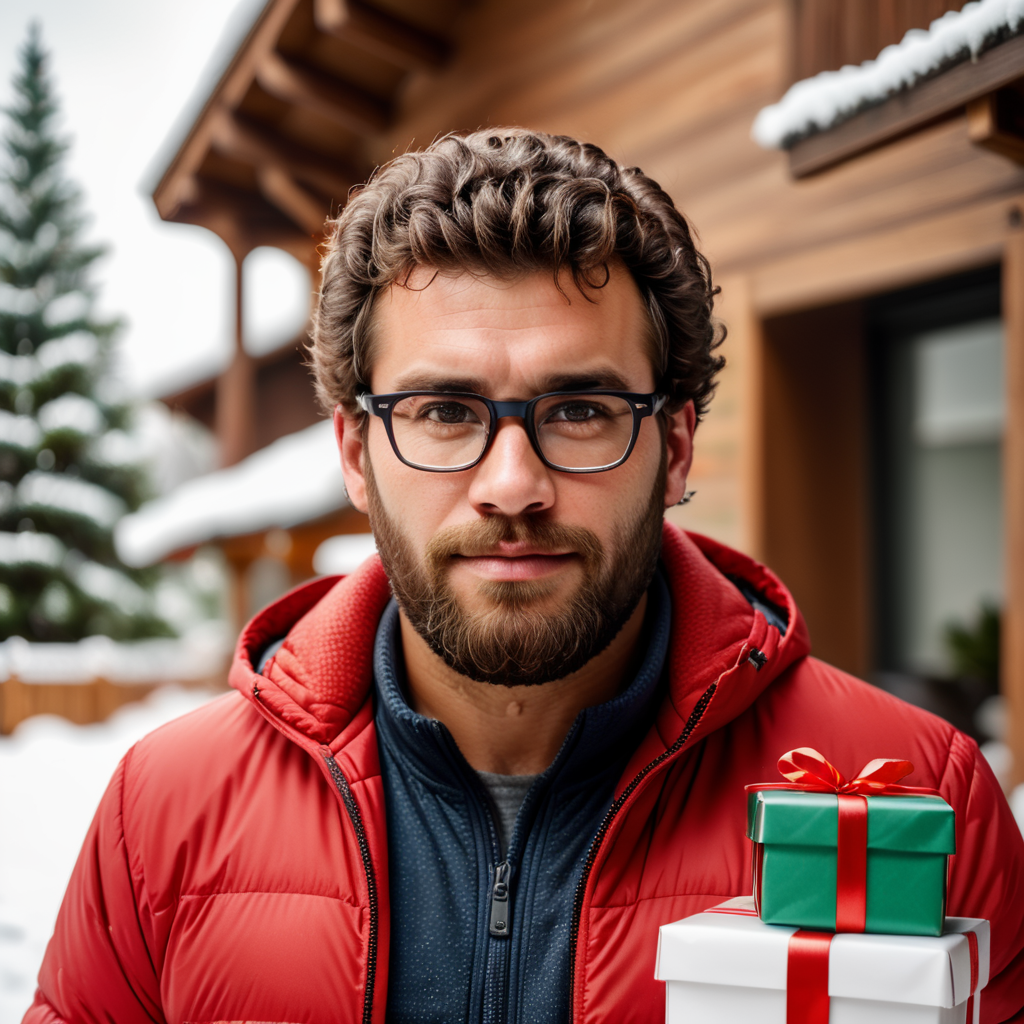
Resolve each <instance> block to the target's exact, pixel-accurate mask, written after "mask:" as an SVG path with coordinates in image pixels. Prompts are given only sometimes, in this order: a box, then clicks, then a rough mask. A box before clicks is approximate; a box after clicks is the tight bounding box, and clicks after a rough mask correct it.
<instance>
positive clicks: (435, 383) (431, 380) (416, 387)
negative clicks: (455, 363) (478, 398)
mask: <svg viewBox="0 0 1024 1024" xmlns="http://www.w3.org/2000/svg"><path fill="white" fill-rule="evenodd" d="M485 386H486V385H485V384H484V382H483V381H482V380H481V379H480V378H479V377H450V376H447V375H444V376H442V375H441V374H432V373H423V372H422V371H419V372H416V373H411V374H408V375H407V376H404V377H399V378H398V380H396V381H395V391H449V392H451V391H463V392H469V393H472V394H475V395H480V394H483V391H482V388H484V387H485Z"/></svg>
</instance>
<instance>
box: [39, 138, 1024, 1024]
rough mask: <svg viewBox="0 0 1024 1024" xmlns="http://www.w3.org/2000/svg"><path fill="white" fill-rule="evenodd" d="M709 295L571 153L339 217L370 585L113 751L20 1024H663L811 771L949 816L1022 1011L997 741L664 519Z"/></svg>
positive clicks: (998, 1015) (329, 588) (999, 997)
mask: <svg viewBox="0 0 1024 1024" xmlns="http://www.w3.org/2000/svg"><path fill="white" fill-rule="evenodd" d="M713 296H714V288H713V286H712V283H711V276H710V272H709V268H708V263H707V261H706V260H705V259H704V258H703V257H702V256H701V255H700V253H698V251H697V250H696V248H695V246H694V243H693V240H692V237H691V234H690V231H689V229H688V227H687V224H686V222H685V220H684V219H683V217H682V216H681V215H680V214H679V213H678V212H677V210H676V209H675V207H674V206H673V204H672V201H671V200H670V199H669V197H668V196H667V195H666V194H665V193H664V192H663V191H662V190H661V189H660V188H659V187H658V185H656V184H655V183H654V182H653V181H651V180H650V179H648V178H647V177H645V176H644V175H643V174H642V173H641V171H639V170H638V169H636V168H633V169H627V168H623V167H620V166H618V165H617V164H616V163H615V162H614V161H612V160H610V159H609V158H608V157H607V156H605V154H604V153H602V152H601V151H600V150H599V149H597V148H596V147H594V146H589V145H582V144H580V143H578V142H576V141H574V140H572V139H568V138H555V137H551V136H547V135H542V134H539V133H536V132H529V131H523V130H502V131H491V132H478V133H475V134H471V135H467V136H464V137H457V136H450V137H447V138H444V139H441V140H440V141H438V142H436V143H435V144H433V145H431V146H430V147H429V148H428V149H427V150H426V151H425V152H421V153H409V154H406V155H403V156H401V157H399V158H397V159H396V160H394V161H393V162H392V163H390V164H389V165H387V166H385V167H384V168H382V169H381V170H379V171H378V172H377V173H376V174H375V175H374V177H373V178H372V179H371V181H370V182H369V184H367V185H366V186H365V187H364V188H362V189H361V190H360V191H358V192H357V193H356V194H355V195H354V196H353V197H352V198H351V199H350V201H349V203H348V205H347V207H346V208H345V210H344V211H343V212H342V214H341V215H340V217H339V218H338V220H337V221H336V222H335V223H334V225H333V230H332V232H331V234H330V238H329V241H328V243H327V245H326V251H325V257H324V262H323V276H322V289H321V294H320V300H319V307H318V310H317V315H316V320H315V328H314V332H313V343H312V352H313V360H314V365H315V371H316V377H317V384H318V388H319V393H320V396H321V398H322V400H323V402H324V405H325V407H326V408H328V409H330V410H332V411H333V413H334V417H335V426H336V432H337V439H338V446H339V450H340V455H341V462H342V467H343V469H344V475H345V481H346V485H347V488H348V493H349V496H350V498H351V501H352V503H353V504H354V505H355V506H356V507H357V508H360V509H364V510H366V511H367V512H368V513H369V516H370V522H371V525H372V528H373V531H374V535H375V537H376V540H377V544H378V549H379V558H378V557H374V558H372V559H370V560H369V561H368V562H366V563H365V564H364V565H363V566H362V567H361V568H360V569H359V570H358V571H357V572H355V573H354V574H353V575H351V576H349V577H347V578H346V579H344V580H341V581H338V580H336V579H321V580H317V581H315V582H313V583H310V584H308V585H306V586H304V587H301V588H300V589H298V590H296V591H294V592H293V593H291V594H289V595H287V596H286V597H285V598H283V599H282V600H280V601H279V602H277V603H276V604H274V605H272V606H271V607H270V608H268V609H266V610H265V611H263V612H262V613H260V614H259V615H257V616H256V618H255V619H254V620H253V621H252V622H251V623H250V624H249V625H248V626H247V627H246V628H245V630H244V632H243V634H242V636H241V639H240V640H239V644H238V649H237V654H236V658H235V663H234V666H233V668H232V670H231V683H232V685H233V686H234V688H235V690H236V691H238V692H237V693H235V694H232V695H231V696H227V697H224V698H222V699H220V700H218V701H215V702H213V703H212V704H210V705H208V706H207V707H205V708H203V709H201V710H200V711H197V712H195V713H193V714H191V715H188V716H186V717H185V718H182V719H180V720H178V721H177V722H174V723H171V724H170V725H168V726H165V727H164V728H163V729H160V730H158V731H157V732H156V733H154V734H153V735H151V736H149V737H148V738H146V739H145V740H143V741H142V742H141V743H140V744H138V745H137V746H136V747H135V748H133V750H132V751H131V752H130V753H129V754H128V755H127V756H126V758H125V759H124V761H123V763H122V764H121V766H120V767H119V768H118V771H117V773H116V775H115V777H114V779H113V781H112V782H111V785H110V788H109V790H108V792H107V794H106V796H105V797H104V798H103V801H102V804H101V806H100V809H99V811H98V813H97V816H96V820H95V822H94V824H93V826H92V829H91V831H90V832H89V835H88V838H87V840H86V843H85V849H84V851H83V853H82V856H81V858H80V860H79V863H78V866H77V867H76V869H75V873H74V877H73V879H72V881H71V885H70V888H69V890H68V894H67V897H66V899H65V902H64V906H63V908H62V910H61V914H60V919H59V921H58V924H57V930H56V934H55V936H54V939H53V941H52V942H51V943H50V946H49V949H48V952H47V955H46V960H45V963H44V965H43V969H42V972H41V976H40V987H39V992H38V996H37V999H36V1002H35V1004H34V1006H33V1008H32V1009H31V1010H30V1012H29V1015H28V1017H27V1020H29V1021H32V1022H40V1024H42V1022H50V1021H58V1020H62V1021H101V1020H103V1021H117V1022H118V1024H135V1022H138V1024H144V1022H153V1021H156V1022H164V1021H167V1022H175V1024H177V1022H182V1021H206V1022H212V1021H241V1020H248V1021H292V1022H299V1021H303V1022H305V1021H327V1020H331V1021H339V1022H357V1021H362V1022H364V1024H368V1022H371V1021H376V1022H384V1021H390V1022H396V1024H398V1022H401V1024H413V1022H417V1024H427V1022H448V1024H450V1022H455V1021H473V1022H477V1021H486V1022H505V1021H523V1022H526V1021H532V1022H544V1024H547V1022H552V1021H567V1020H571V1021H577V1022H583V1021H587V1022H598V1021H602V1022H604V1021H611V1022H616V1024H625V1022H631V1021H636V1022H641V1021H643V1022H647V1021H652V1022H653V1021H659V1020H662V1019H663V1015H664V989H663V987H662V985H661V984H660V983H658V982H656V981H655V980H654V978H653V969H654V957H655V948H656V943H657V936H658V927H659V925H661V924H664V923H666V922H669V921H674V920H677V919H679V918H681V917H684V916H686V915H689V914H693V913H696V912H698V911H700V910H702V909H704V908H706V907H708V906H711V905H713V904H716V903H718V902H720V901H722V900H724V899H726V898H728V897H732V896H737V895H741V894H745V893H749V892H750V891H751V871H750V848H749V843H748V840H747V839H746V838H745V836H744V824H745V820H744V819H745V809H746V804H745V799H744V790H743V787H744V785H745V784H747V783H754V782H761V781H765V780H770V779H771V778H772V777H773V776H774V773H775V765H776V761H777V760H778V758H779V756H780V755H781V754H782V753H783V752H785V751H787V750H789V749H791V748H793V747H797V746H803V745H812V746H815V747H817V748H819V749H820V750H822V751H823V752H825V753H826V755H827V756H828V757H829V758H830V759H831V760H832V761H833V762H834V763H835V764H836V765H837V766H838V767H839V768H840V770H842V771H843V772H845V773H847V774H849V773H852V772H854V771H856V769H858V768H859V767H860V766H861V765H863V764H864V763H865V762H867V761H869V760H871V759H872V758H875V757H899V758H906V759H909V760H911V761H912V762H913V763H914V765H915V768H916V770H915V772H914V774H913V775H912V776H911V777H910V778H909V779H908V781H909V782H910V783H912V784H915V785H919V786H928V787H935V788H937V789H938V790H939V791H940V792H941V793H942V795H943V796H944V797H945V798H946V799H947V800H948V801H949V803H950V804H952V806H953V807H954V808H955V810H956V815H957V854H956V856H955V858H954V863H953V866H952V870H951V874H950V880H949V900H948V906H949V912H950V913H952V914H959V915H968V916H974V917H985V918H988V919H990V921H991V922H992V965H991V967H992V971H991V973H992V980H991V982H990V984H989V986H988V988H987V989H985V992H984V996H983V998H982V1001H981V1019H982V1020H983V1021H985V1022H996V1021H1004V1020H1008V1019H1010V1018H1013V1017H1014V1015H1015V1014H1017V1013H1018V1012H1019V1011H1020V1010H1021V1007H1022V1005H1024V953H1022V947H1024V913H1022V908H1024V843H1022V840H1021V836H1020V833H1019V832H1018V830H1017V828H1016V825H1015V824H1014V821H1013V818H1012V816H1011V815H1010V812H1009V809H1008V807H1007V805H1006V801H1005V799H1004V798H1003V795H1002V793H1001V792H1000V790H999V787H998V785H997V784H996V781H995V779H994V778H993V776H992V773H991V771H990V770H989V768H988V767H987V765H986V763H985V761H984V759H983V758H982V757H981V756H980V754H979V752H978V748H977V746H976V745H975V744H974V743H973V741H972V740H970V739H968V738H967V737H966V736H964V735H962V734H960V733H958V732H957V731H956V730H954V729H953V728H952V727H951V726H949V725H948V724H947V723H945V722H943V721H941V720H939V719H937V718H935V717H933V716H931V715H929V714H926V713H925V712H923V711H920V710H918V709H915V708H913V707H910V706H908V705H906V704H903V703H901V702H899V701H897V700H895V699H893V698H892V697H889V696H887V695H886V694H885V693H883V692H881V691H879V690H877V689H874V688H873V687H871V686H868V685H866V684H865V683H861V682H859V681H857V680H855V679H852V678H850V677H849V676H847V675H844V674H843V673H842V672H839V671H838V670H836V669H834V668H831V667H829V666H827V665H824V664H822V663H821V662H818V661H816V660H814V659H813V658H811V657H810V655H809V641H808V637H807V633H806V630H805V627H804V624H803V621H802V619H801V617H800V613H799V611H798V610H797V608H796V606H795V605H794V603H793V600H792V598H791V597H790V595H789V594H788V592H787V591H786V589H785V587H784V586H783V585H782V583H781V582H780V581H779V580H778V579H777V578H776V577H775V576H774V575H772V573H771V572H770V571H769V570H768V569H766V568H764V567H763V566H760V565H758V564H757V563H755V562H753V561H752V560H750V559H749V558H747V557H745V556H743V555H741V554H739V553H737V552H735V551H731V550H729V549H727V548H725V547H723V546H721V545H719V544H716V543H714V542H713V541H710V540H708V539H706V538H702V537H698V536H692V535H687V534H685V533H683V532H682V531H680V530H678V529H676V528H674V527H672V526H667V525H665V524H664V522H663V512H664V509H665V508H666V507H669V506H672V505H675V504H677V503H678V502H680V501H681V500H683V498H684V495H685V493H686V479H687V474H688V472H689V470H690V465H691V459H692V455H693V438H694V430H695V427H696V425H697V423H698V421H699V420H700V418H701V416H702V415H703V414H704V413H705V411H706V409H707V406H708V402H709V399H710V397H711V394H712V391H713V387H714V379H715V375H716V373H717V372H718V370H719V369H720V368H721V364H722V360H721V359H720V358H719V357H718V355H717V354H716V346H717V343H718V341H719V332H718V331H717V328H716V326H715V323H714V321H713V319H712V301H713ZM823 344H827V339H824V340H823ZM266 486H267V487H273V486H274V481H273V480H268V481H267V482H266Z"/></svg>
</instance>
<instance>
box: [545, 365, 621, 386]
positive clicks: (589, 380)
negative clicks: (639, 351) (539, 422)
mask: <svg viewBox="0 0 1024 1024" xmlns="http://www.w3.org/2000/svg"><path fill="white" fill-rule="evenodd" d="M590 388H595V389H597V390H599V391H632V388H631V387H630V386H629V384H628V382H627V381H626V378H625V377H623V376H622V374H621V373H619V372H618V371H617V370H613V369H611V368H610V367H606V368H602V369H596V370H591V371H588V372H586V373H561V374H557V375H556V376H553V377H548V378H547V379H546V380H545V382H544V390H545V391H587V390H589V389H590Z"/></svg>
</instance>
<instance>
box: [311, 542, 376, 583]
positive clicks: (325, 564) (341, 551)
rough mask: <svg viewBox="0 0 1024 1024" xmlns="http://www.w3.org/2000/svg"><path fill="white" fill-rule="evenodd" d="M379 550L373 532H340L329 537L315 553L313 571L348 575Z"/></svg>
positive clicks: (323, 574) (328, 574)
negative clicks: (335, 535)
mask: <svg viewBox="0 0 1024 1024" xmlns="http://www.w3.org/2000/svg"><path fill="white" fill-rule="evenodd" d="M376 550H377V542H376V541H375V540H374V538H373V534H372V533H340V534H338V536H337V537H328V538H327V540H325V541H324V542H323V543H322V544H321V545H320V546H319V547H318V548H317V549H316V551H315V552H314V554H313V571H314V572H316V573H317V574H318V575H320V576H347V575H348V574H349V573H351V572H355V571H356V569H358V568H359V566H360V565H362V564H363V562H365V561H366V559H368V558H369V557H370V555H372V554H373V553H374V552H375V551H376Z"/></svg>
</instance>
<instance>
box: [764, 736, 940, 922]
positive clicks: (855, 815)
mask: <svg viewBox="0 0 1024 1024" xmlns="http://www.w3.org/2000/svg"><path fill="white" fill-rule="evenodd" d="M913 770H914V766H913V765H912V764H911V763H910V762H909V761H900V760H896V759H895V758H889V757H877V758H875V760H873V761H869V762H868V763H867V764H866V765H864V767H863V768H861V770H860V774H859V775H858V776H857V777H856V778H855V779H851V780H850V781H849V782H847V781H846V779H845V778H844V777H843V773H842V772H840V771H839V769H838V768H836V767H835V765H833V764H831V763H830V762H829V761H828V760H826V759H825V757H823V756H822V755H821V754H819V753H818V751H817V750H815V749H814V748H813V747H797V748H796V749H795V750H790V751H788V752H787V753H785V754H783V755H782V757H780V758H779V772H780V773H781V774H782V776H783V777H784V778H785V779H788V780H789V781H788V782H759V783H755V784H754V785H751V786H747V787H746V789H747V790H748V791H752V790H759V789H799V790H804V791H806V792H809V793H836V794H838V797H839V835H838V844H837V846H836V931H837V932H862V931H864V928H865V926H866V922H867V873H868V802H867V800H865V799H864V797H865V796H938V795H939V794H938V792H937V791H936V790H934V789H927V788H925V787H923V786H900V785H897V783H898V782H899V780H900V779H902V778H903V777H904V776H905V775H909V774H910V773H911V772H912V771H913ZM759 881H760V880H758V882H759ZM758 888H760V885H758Z"/></svg>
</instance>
